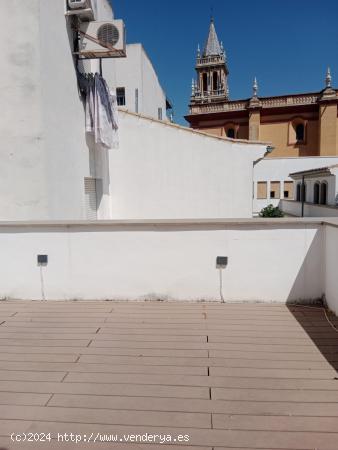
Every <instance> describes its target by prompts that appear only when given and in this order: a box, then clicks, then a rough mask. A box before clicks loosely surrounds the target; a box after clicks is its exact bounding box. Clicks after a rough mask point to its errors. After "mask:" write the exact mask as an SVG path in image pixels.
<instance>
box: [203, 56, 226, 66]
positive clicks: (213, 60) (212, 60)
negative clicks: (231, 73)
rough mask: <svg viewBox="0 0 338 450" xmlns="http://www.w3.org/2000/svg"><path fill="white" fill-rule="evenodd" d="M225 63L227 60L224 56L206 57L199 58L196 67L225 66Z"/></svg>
mask: <svg viewBox="0 0 338 450" xmlns="http://www.w3.org/2000/svg"><path fill="white" fill-rule="evenodd" d="M224 63H225V58H224V56H223V55H218V56H206V57H200V58H197V62H196V66H205V65H213V64H224Z"/></svg>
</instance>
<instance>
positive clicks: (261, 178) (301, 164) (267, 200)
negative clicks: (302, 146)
mask: <svg viewBox="0 0 338 450" xmlns="http://www.w3.org/2000/svg"><path fill="white" fill-rule="evenodd" d="M337 163H338V157H335V156H327V157H323V156H313V157H300V158H264V159H263V160H262V161H260V162H259V163H258V164H256V165H255V167H254V184H253V189H254V192H253V213H254V215H258V214H259V212H260V211H261V210H262V209H263V208H265V207H266V206H267V205H269V204H272V205H273V206H279V204H280V202H281V200H283V199H285V200H286V201H287V200H293V199H295V198H296V190H295V186H294V181H293V179H292V178H291V177H290V173H292V172H298V171H301V170H307V169H316V168H320V167H325V166H330V165H334V164H337Z"/></svg>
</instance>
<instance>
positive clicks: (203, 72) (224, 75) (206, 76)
mask: <svg viewBox="0 0 338 450" xmlns="http://www.w3.org/2000/svg"><path fill="white" fill-rule="evenodd" d="M195 69H196V72H197V79H196V80H194V79H193V81H192V86H191V99H190V107H192V106H197V105H199V104H205V103H213V104H214V103H224V102H225V101H227V100H229V87H228V75H229V71H228V67H227V62H226V55H225V52H224V49H223V44H222V43H221V44H220V43H219V40H218V37H217V33H216V30H215V25H214V19H213V18H211V21H210V26H209V34H208V38H207V40H206V43H205V46H204V49H203V52H202V53H201V51H200V48H199V46H198V48H197V58H196V66H195Z"/></svg>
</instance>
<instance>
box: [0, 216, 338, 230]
mask: <svg viewBox="0 0 338 450" xmlns="http://www.w3.org/2000/svg"><path fill="white" fill-rule="evenodd" d="M143 225H146V226H154V227H156V226H172V227H174V226H187V225H188V226H225V227H231V226H274V225H278V226H280V225H300V226H301V225H332V226H337V225H338V218H332V217H304V218H301V217H285V218H275V219H268V218H252V219H251V218H250V219H240V218H239V219H237V218H234V219H232V218H231V219H228V218H226V219H222V218H221V219H212V218H210V219H209V218H208V219H194V218H192V219H191V218H190V219H189V218H187V219H125V220H122V219H120V220H27V221H24V220H23V221H0V228H1V227H73V226H75V227H78V226H81V227H92V226H95V227H102V228H104V227H109V226H143Z"/></svg>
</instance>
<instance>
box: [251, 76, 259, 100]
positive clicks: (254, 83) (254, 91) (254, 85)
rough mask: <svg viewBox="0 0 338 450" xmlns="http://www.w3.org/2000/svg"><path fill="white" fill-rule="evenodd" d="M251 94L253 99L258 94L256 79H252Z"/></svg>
mask: <svg viewBox="0 0 338 450" xmlns="http://www.w3.org/2000/svg"><path fill="white" fill-rule="evenodd" d="M252 93H253V97H257V93H258V83H257V78H256V77H255V78H254V81H253V85H252Z"/></svg>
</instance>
